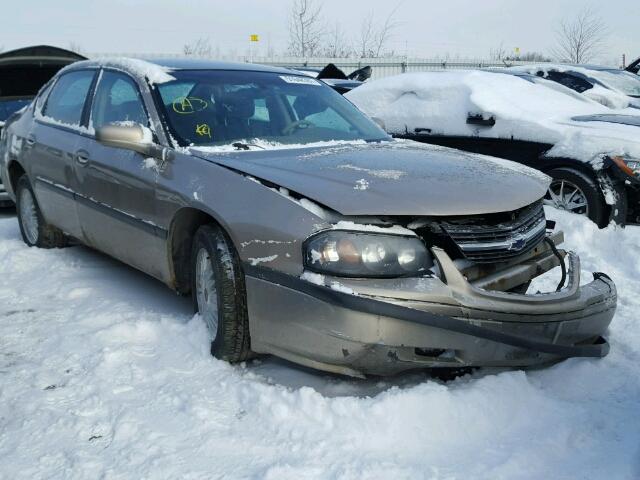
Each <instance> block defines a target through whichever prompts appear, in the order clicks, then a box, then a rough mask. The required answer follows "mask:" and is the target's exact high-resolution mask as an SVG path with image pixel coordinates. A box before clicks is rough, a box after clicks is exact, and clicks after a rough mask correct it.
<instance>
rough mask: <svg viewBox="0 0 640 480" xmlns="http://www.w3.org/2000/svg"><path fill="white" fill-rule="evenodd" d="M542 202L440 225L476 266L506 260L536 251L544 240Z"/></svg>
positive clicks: (544, 225)
mask: <svg viewBox="0 0 640 480" xmlns="http://www.w3.org/2000/svg"><path fill="white" fill-rule="evenodd" d="M546 224H547V222H546V218H545V215H544V209H543V207H542V201H539V202H536V203H534V204H532V205H529V206H527V207H524V208H522V209H520V210H516V211H514V212H510V213H506V214H496V215H493V216H492V215H487V216H483V217H476V218H474V217H467V218H464V219H460V220H455V221H448V222H443V223H441V226H442V228H443V230H444V231H445V232H446V234H447V235H448V236H449V237H450V238H451V240H453V242H454V243H455V244H456V245H457V247H458V248H459V249H460V251H461V252H462V254H463V255H464V257H465V258H466V259H468V260H471V261H473V262H476V263H493V262H497V261H505V260H509V259H510V258H513V257H517V256H518V255H522V254H524V253H526V252H528V251H529V250H531V249H532V248H534V247H535V246H536V245H537V244H538V243H540V241H541V240H542V239H543V238H544V236H545V232H546Z"/></svg>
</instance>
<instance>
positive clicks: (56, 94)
mask: <svg viewBox="0 0 640 480" xmlns="http://www.w3.org/2000/svg"><path fill="white" fill-rule="evenodd" d="M94 74H95V71H93V70H83V71H79V72H71V73H66V74H64V75H62V76H61V77H60V78H59V79H58V81H57V82H56V84H55V85H54V86H53V89H52V90H51V94H50V95H49V98H47V103H46V104H45V107H44V111H43V112H42V113H43V115H44V116H45V117H49V118H52V119H53V120H56V121H58V122H60V123H64V124H67V125H80V121H81V119H82V110H83V108H84V104H85V101H86V99H87V94H88V93H89V88H90V87H91V82H92V81H93V76H94Z"/></svg>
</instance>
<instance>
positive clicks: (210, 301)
mask: <svg viewBox="0 0 640 480" xmlns="http://www.w3.org/2000/svg"><path fill="white" fill-rule="evenodd" d="M191 290H192V296H193V303H194V307H195V309H196V311H197V312H198V313H199V314H200V316H201V317H202V319H203V320H204V322H205V324H206V325H207V330H208V331H209V336H210V339H211V354H212V355H213V356H215V357H216V358H220V359H222V360H226V361H228V362H231V363H236V362H242V361H244V360H247V359H248V358H249V355H250V338H249V319H248V314H247V295H246V289H245V282H244V274H243V272H242V268H241V266H240V260H239V258H238V255H237V253H236V251H235V249H234V248H233V245H232V244H231V241H230V240H229V239H228V237H227V236H226V235H225V233H224V232H223V231H222V230H221V229H220V228H218V227H215V226H213V225H204V226H202V227H200V228H199V229H198V231H197V232H196V234H195V237H194V239H193V244H192V249H191Z"/></svg>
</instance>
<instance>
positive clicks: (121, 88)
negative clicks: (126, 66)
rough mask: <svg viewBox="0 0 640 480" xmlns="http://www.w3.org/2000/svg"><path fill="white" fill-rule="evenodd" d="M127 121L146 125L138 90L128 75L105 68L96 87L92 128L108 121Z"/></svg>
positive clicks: (106, 123)
mask: <svg viewBox="0 0 640 480" xmlns="http://www.w3.org/2000/svg"><path fill="white" fill-rule="evenodd" d="M127 122H132V123H139V124H141V125H143V126H145V127H146V126H148V123H149V122H148V119H147V113H146V111H145V109H144V103H143V100H142V97H141V95H140V91H139V90H138V87H137V85H136V84H135V82H134V81H133V80H132V79H131V78H130V77H129V76H127V75H125V74H123V73H118V72H112V71H109V70H105V71H103V72H102V75H101V76H100V81H99V82H98V86H97V88H96V94H95V97H94V100H93V107H92V110H91V123H92V125H93V127H94V128H100V127H102V126H104V125H108V124H110V123H120V124H122V123H127Z"/></svg>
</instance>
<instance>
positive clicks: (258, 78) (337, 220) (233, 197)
mask: <svg viewBox="0 0 640 480" xmlns="http://www.w3.org/2000/svg"><path fill="white" fill-rule="evenodd" d="M4 146H5V147H6V148H5V152H6V153H5V156H4V159H3V162H2V168H1V172H2V177H3V179H4V180H5V182H6V183H7V185H8V187H9V188H8V190H9V192H10V194H11V196H12V197H13V198H16V199H17V210H18V221H19V225H20V230H21V233H22V238H23V240H24V241H25V243H26V244H27V245H30V246H37V247H44V248H51V247H63V246H65V245H66V244H67V239H68V238H69V237H73V238H75V239H76V240H77V241H80V242H82V243H84V244H86V245H88V246H90V247H93V248H95V249H98V250H101V251H103V252H105V253H107V254H108V255H111V256H113V257H115V258H117V259H119V260H121V261H123V262H125V263H127V264H129V265H131V266H133V267H135V268H137V269H140V270H142V271H144V272H146V273H148V274H149V275H152V276H154V277H156V278H157V279H159V280H161V281H162V282H164V283H166V284H167V285H168V286H170V287H171V288H173V289H175V290H176V291H178V292H179V293H181V294H185V295H189V294H190V295H192V298H193V303H194V307H195V309H196V310H197V311H198V312H199V315H200V317H201V318H202V319H203V320H204V321H205V323H206V325H207V327H208V332H209V335H210V337H211V352H212V354H214V355H215V356H216V357H219V358H222V359H226V360H228V361H231V362H239V361H242V360H246V359H247V358H249V355H250V352H255V353H264V354H274V355H277V356H280V357H283V358H285V359H289V360H291V361H293V362H298V363H300V364H303V365H307V366H310V367H314V368H318V369H323V370H327V371H332V372H338V373H342V374H347V375H355V376H361V375H363V374H367V373H372V374H392V373H395V372H399V371H403V370H407V369H415V368H423V367H447V368H451V367H462V366H473V365H503V366H526V365H534V364H543V363H546V362H553V361H557V360H560V359H563V358H567V357H572V356H579V357H580V356H582V357H602V356H604V355H606V354H607V352H608V350H609V345H608V343H607V342H606V340H605V339H604V338H603V337H602V336H603V335H604V334H605V332H606V330H607V327H608V325H609V323H610V322H611V320H612V318H613V315H614V311H615V308H616V302H617V295H616V289H615V285H614V283H613V282H612V281H611V280H610V279H609V278H608V277H607V276H606V275H604V274H600V273H597V274H594V279H593V281H592V282H590V283H586V284H585V285H581V282H580V267H579V260H578V258H577V257H576V256H575V255H574V254H572V253H569V252H565V251H562V250H559V249H558V248H557V244H558V243H560V242H561V241H562V238H563V237H562V233H561V232H552V229H549V231H548V229H547V227H551V225H550V224H549V225H548V224H547V222H546V220H545V213H544V210H543V207H542V197H543V196H544V194H545V192H546V191H547V187H548V184H549V179H548V177H547V176H546V175H543V174H541V173H539V172H537V171H535V170H532V169H529V168H526V167H523V166H521V165H518V164H516V163H513V162H507V161H504V160H499V159H492V158H488V157H484V156H481V155H472V154H467V153H463V152H459V151H456V150H452V149H446V148H440V147H432V146H425V145H421V144H418V143H415V142H406V141H400V140H393V139H392V138H390V137H389V136H388V135H387V134H386V133H385V132H384V131H383V130H381V129H380V128H379V127H378V126H377V125H376V124H375V123H374V122H372V121H371V120H370V119H368V118H367V117H366V116H365V115H363V114H362V113H361V112H360V111H359V110H358V109H356V108H355V107H354V106H353V105H352V104H351V103H350V102H348V101H346V100H345V99H344V98H343V97H342V96H340V95H339V94H338V93H336V92H335V91H333V90H332V89H331V88H329V87H328V86H327V85H325V84H323V83H321V82H319V81H317V80H315V79H313V78H309V77H307V76H304V75H295V74H293V73H292V72H291V70H287V69H278V68H268V67H261V66H257V65H249V64H226V63H215V62H204V61H202V62H201V61H186V60H183V61H173V62H164V63H163V62H160V63H148V62H144V61H140V60H131V59H113V60H103V61H100V62H93V61H92V62H79V63H77V64H75V65H72V66H70V67H67V68H65V69H64V70H62V71H61V72H60V73H59V74H58V75H57V76H56V77H55V80H54V81H53V82H52V83H51V85H50V86H48V88H46V89H45V90H43V91H42V92H41V93H40V95H39V96H38V97H37V99H36V100H35V102H33V103H32V105H31V106H30V107H29V108H27V109H26V110H25V111H24V112H22V113H21V114H20V115H19V116H18V117H14V118H13V119H12V120H11V121H10V122H9V123H8V125H7V127H6V136H5V145H4ZM563 257H566V263H565V260H563ZM553 268H556V271H557V272H559V270H562V273H563V275H562V278H561V279H560V284H559V285H558V289H557V291H552V292H549V293H543V294H536V293H534V294H527V293H526V290H527V287H528V285H529V283H530V281H531V280H532V279H534V278H535V277H537V276H538V275H541V274H542V273H544V272H547V271H549V270H550V269H553ZM558 276H559V273H558Z"/></svg>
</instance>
